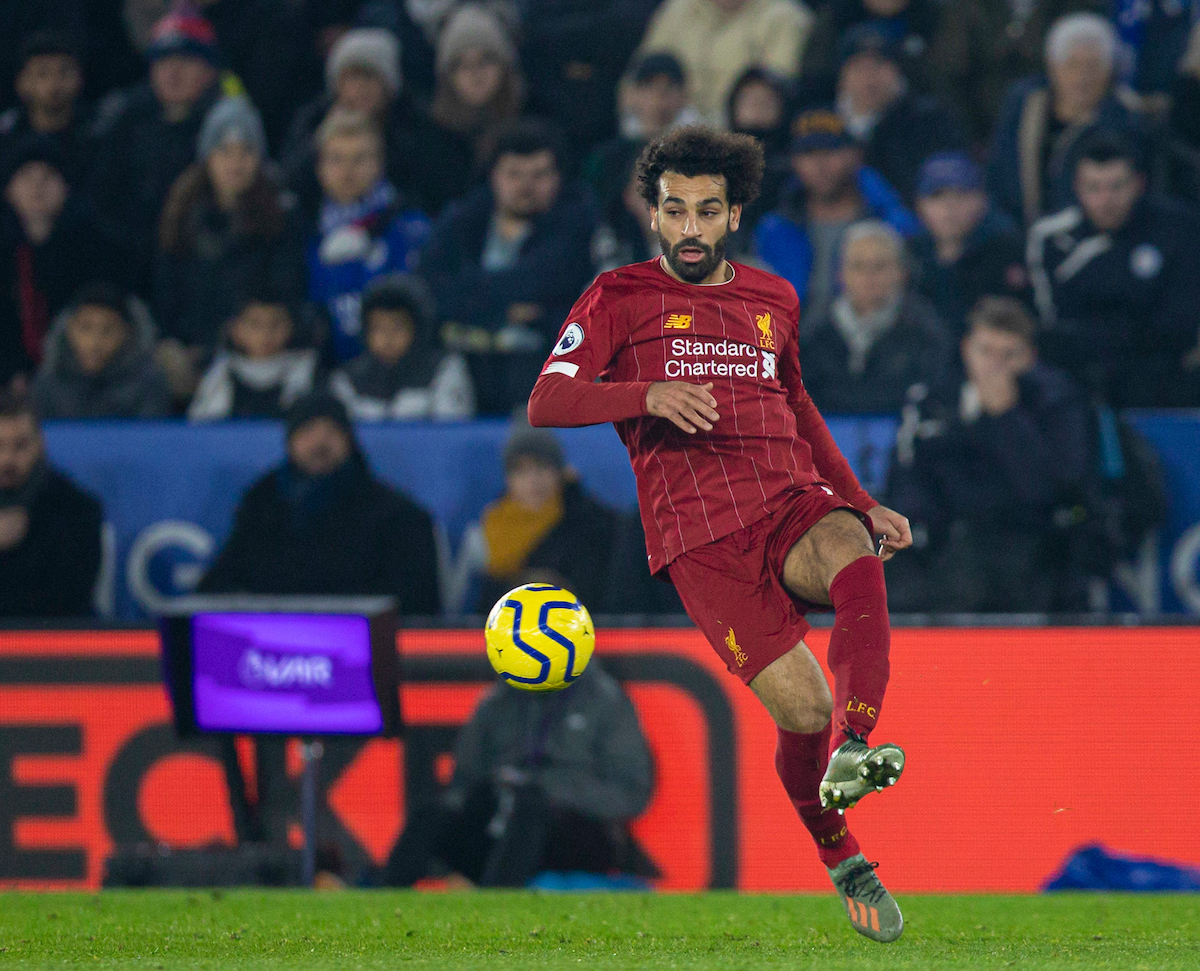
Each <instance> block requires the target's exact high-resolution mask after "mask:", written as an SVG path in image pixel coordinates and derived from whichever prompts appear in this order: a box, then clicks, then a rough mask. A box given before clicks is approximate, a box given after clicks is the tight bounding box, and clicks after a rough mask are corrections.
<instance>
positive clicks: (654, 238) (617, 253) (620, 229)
mask: <svg viewBox="0 0 1200 971" xmlns="http://www.w3.org/2000/svg"><path fill="white" fill-rule="evenodd" d="M633 167H634V163H633V162H632V161H631V162H630V163H629V168H628V171H627V172H626V173H625V187H624V190H623V191H622V192H621V194H620V195H619V196H617V197H616V198H615V199H613V200H612V201H611V202H610V203H609V204H608V207H607V208H606V209H605V210H604V211H603V212H602V213H601V214H600V217H601V218H600V224H599V225H598V226H597V227H596V235H595V236H594V237H592V263H593V267H594V269H595V271H596V272H597V273H604V272H605V271H607V270H615V269H616V268H617V267H619V266H628V265H629V264H630V263H641V262H642V261H644V260H649V259H653V258H654V257H656V256H658V255H659V254H660V253H661V252H662V246H661V245H660V244H659V242H658V232H657V230H655V229H654V228H653V227H652V226H651V224H650V221H651V213H650V205H649V203H647V202H646V200H645V199H643V198H642V193H641V189H640V188H639V186H638V181H637V176H636V174H635V173H634V169H633ZM735 238H736V237H735Z"/></svg>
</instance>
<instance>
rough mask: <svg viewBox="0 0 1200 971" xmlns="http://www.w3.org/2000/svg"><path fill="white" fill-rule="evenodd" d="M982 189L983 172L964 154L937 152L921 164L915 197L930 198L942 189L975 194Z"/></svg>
mask: <svg viewBox="0 0 1200 971" xmlns="http://www.w3.org/2000/svg"><path fill="white" fill-rule="evenodd" d="M982 188H983V171H982V170H981V169H980V168H979V166H978V165H977V164H976V163H975V160H974V159H972V158H971V156H970V155H968V154H967V153H966V152H937V153H936V154H934V155H930V156H929V158H927V159H925V161H924V162H922V163H921V170H920V173H919V174H918V175H917V195H918V196H931V195H935V194H936V193H938V192H941V191H942V190H943V189H958V190H959V191H961V192H976V191H979V190H980V189H982Z"/></svg>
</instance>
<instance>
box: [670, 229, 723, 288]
mask: <svg viewBox="0 0 1200 971" xmlns="http://www.w3.org/2000/svg"><path fill="white" fill-rule="evenodd" d="M726 235H728V234H726ZM658 245H659V246H661V247H662V251H663V256H665V257H666V260H667V265H668V266H670V267H671V269H672V270H673V271H674V272H675V275H676V276H677V277H679V279H681V280H683V281H684V282H685V283H701V282H703V281H704V280H707V279H708V278H709V277H710V276H712V274H713V272H714V271H715V270H716V268H717V267H718V266H720V265H721V262H722V261H723V260H724V259H725V236H722V237H721V238H720V239H718V240H717V241H716V242H715V243H714V244H713V245H712V246H705V245H704V244H703V243H702V242H700V240H698V239H695V238H692V237H689V238H687V239H682V240H680V241H679V242H678V243H676V244H675V245H674V246H672V245H671V244H670V243H669V242H667V240H666V238H665V237H664V236H663V234H662V233H659V234H658ZM684 249H699V250H703V251H704V258H703V259H701V260H697V261H696V262H695V263H688V262H686V261H684V260H682V259H680V258H679V251H680V250H684Z"/></svg>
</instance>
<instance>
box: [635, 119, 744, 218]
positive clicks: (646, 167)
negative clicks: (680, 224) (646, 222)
mask: <svg viewBox="0 0 1200 971" xmlns="http://www.w3.org/2000/svg"><path fill="white" fill-rule="evenodd" d="M763 165H764V162H763V149H762V145H760V144H759V143H758V140H757V139H755V138H754V137H753V136H751V135H739V134H736V133H734V132H726V131H718V130H717V129H715V128H709V127H708V126H707V125H684V126H683V127H681V128H673V129H671V130H670V131H669V132H667V133H666V134H665V135H661V136H659V137H658V138H656V139H655V140H654V141H652V142H651V143H650V144H649V145H647V146H646V148H645V149H644V150H643V151H642V154H641V157H640V158H639V159H638V160H637V167H636V169H635V172H636V173H637V181H638V190H639V191H640V192H641V194H642V198H643V199H645V200H646V202H648V203H649V204H650V205H651V206H653V207H655V208H658V180H659V178H660V177H661V176H662V174H663V173H664V172H678V173H679V174H680V175H682V176H685V177H687V178H692V177H693V176H697V175H719V176H722V177H723V178H724V179H725V198H726V200H727V201H728V202H729V205H731V206H747V205H749V204H750V203H752V202H753V201H754V200H755V199H757V198H758V189H759V186H760V185H762V177H763Z"/></svg>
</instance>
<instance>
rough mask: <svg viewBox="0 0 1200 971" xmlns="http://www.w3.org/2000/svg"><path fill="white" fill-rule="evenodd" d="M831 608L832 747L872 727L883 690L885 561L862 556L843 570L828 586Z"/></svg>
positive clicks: (887, 638)
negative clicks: (833, 612)
mask: <svg viewBox="0 0 1200 971" xmlns="http://www.w3.org/2000/svg"><path fill="white" fill-rule="evenodd" d="M829 599H830V600H831V601H832V602H833V609H834V611H835V615H834V621H833V634H832V635H831V636H830V638H829V669H830V670H831V671H832V672H833V726H834V736H833V743H832V745H833V748H837V747H838V746H839V745H841V744H842V742H844V741H846V739H847V738H849V734H848V733H849V732H854V733H855V734H857V735H861V736H863V737H864V738H865V737H866V736H867V735H868V734H870V731H871V729H873V728H874V727H875V721H876V720H877V719H878V718H879V709H880V706H881V705H882V704H883V693H884V691H886V690H887V683H888V674H889V672H890V671H891V666H890V665H889V664H888V648H889V647H890V646H891V642H892V632H891V627H890V625H889V622H888V609H887V589H886V588H885V587H884V585H883V561H882V560H880V559H879V558H878V557H875V556H863V557H860V558H859V559H857V560H855V561H854V562H853V563H851V564H850V565H849V566H848V567H846V568H845V569H843V570H842V571H841V572H840V573H839V574H838V575H837V576H836V577H834V578H833V583H831V584H830V585H829Z"/></svg>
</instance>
